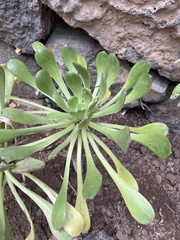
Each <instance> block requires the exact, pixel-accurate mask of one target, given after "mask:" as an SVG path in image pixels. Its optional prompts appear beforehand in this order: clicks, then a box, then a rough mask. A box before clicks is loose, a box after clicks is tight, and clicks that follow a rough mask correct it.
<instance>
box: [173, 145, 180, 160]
mask: <svg viewBox="0 0 180 240" xmlns="http://www.w3.org/2000/svg"><path fill="white" fill-rule="evenodd" d="M173 152H174V157H175V158H176V159H180V149H178V148H174V149H173Z"/></svg>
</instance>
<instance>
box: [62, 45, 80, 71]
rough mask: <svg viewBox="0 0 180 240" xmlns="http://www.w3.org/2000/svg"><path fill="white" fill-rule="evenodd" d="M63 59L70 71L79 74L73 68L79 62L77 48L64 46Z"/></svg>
mask: <svg viewBox="0 0 180 240" xmlns="http://www.w3.org/2000/svg"><path fill="white" fill-rule="evenodd" d="M60 53H61V57H62V60H63V62H64V63H65V65H66V66H67V68H68V69H69V71H71V72H74V73H77V70H76V69H75V67H74V66H73V62H77V52H76V50H75V48H73V47H71V46H64V47H63V48H61V52H60Z"/></svg>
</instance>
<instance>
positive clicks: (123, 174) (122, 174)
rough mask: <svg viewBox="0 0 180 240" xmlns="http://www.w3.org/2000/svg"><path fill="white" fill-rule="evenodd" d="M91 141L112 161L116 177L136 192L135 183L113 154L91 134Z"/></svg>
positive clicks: (136, 185)
mask: <svg viewBox="0 0 180 240" xmlns="http://www.w3.org/2000/svg"><path fill="white" fill-rule="evenodd" d="M91 135H92V136H93V139H94V140H95V141H96V142H97V143H98V144H99V145H100V146H101V147H102V148H103V149H104V150H105V152H106V153H107V154H108V155H109V156H110V158H111V159H112V161H113V162H114V164H115V166H116V171H117V173H118V175H119V176H120V177H121V178H122V179H123V180H124V181H125V182H126V183H127V184H128V185H129V186H130V187H132V188H133V189H135V190H136V191H138V189H139V187H138V184H137V181H136V180H135V178H134V177H133V175H132V174H131V173H130V172H129V171H128V170H127V169H126V168H125V167H124V166H123V165H122V164H121V162H120V160H119V159H118V158H117V157H116V156H115V155H114V153H113V152H112V151H111V150H110V149H109V148H108V147H107V146H106V144H104V143H103V141H101V140H100V139H99V138H98V137H97V136H96V135H95V134H93V133H91Z"/></svg>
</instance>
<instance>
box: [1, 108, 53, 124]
mask: <svg viewBox="0 0 180 240" xmlns="http://www.w3.org/2000/svg"><path fill="white" fill-rule="evenodd" d="M3 116H5V117H7V118H9V119H11V120H12V121H14V122H17V123H22V124H43V123H48V121H49V120H48V119H47V118H46V117H41V116H35V115H32V114H29V113H27V112H25V111H22V110H20V109H16V108H4V110H3Z"/></svg>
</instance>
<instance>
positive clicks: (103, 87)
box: [97, 74, 107, 102]
mask: <svg viewBox="0 0 180 240" xmlns="http://www.w3.org/2000/svg"><path fill="white" fill-rule="evenodd" d="M106 90H107V83H106V80H105V78H104V76H103V74H102V75H101V82H100V86H99V93H98V96H97V97H98V102H100V101H101V100H102V99H103V97H104V95H105V94H106Z"/></svg>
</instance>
